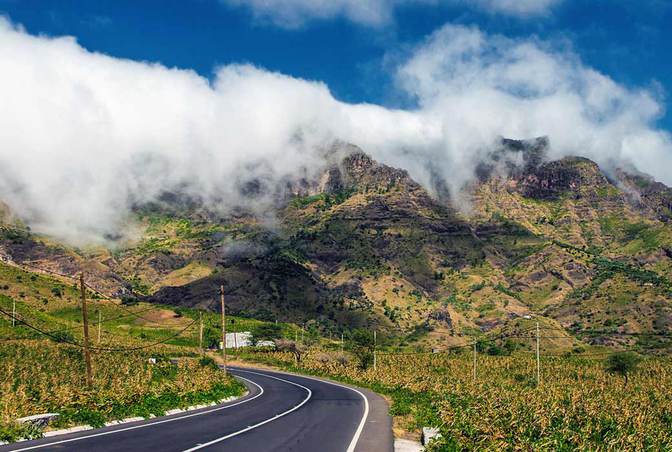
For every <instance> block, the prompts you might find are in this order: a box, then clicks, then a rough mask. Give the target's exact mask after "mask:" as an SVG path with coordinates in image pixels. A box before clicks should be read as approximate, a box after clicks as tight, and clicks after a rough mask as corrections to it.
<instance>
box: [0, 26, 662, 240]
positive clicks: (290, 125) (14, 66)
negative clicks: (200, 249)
mask: <svg viewBox="0 0 672 452" xmlns="http://www.w3.org/2000/svg"><path fill="white" fill-rule="evenodd" d="M0 54H1V55H2V56H3V57H2V59H0V99H2V102H1V103H0V199H2V200H4V201H5V202H7V203H8V204H9V205H10V207H11V209H12V211H13V212H15V213H16V214H17V215H18V216H20V217H21V218H23V219H24V220H25V221H27V222H28V223H29V224H30V225H31V226H32V227H33V229H35V230H38V231H40V232H44V233H49V234H53V235H56V236H58V237H60V238H66V239H69V240H71V241H73V242H75V243H86V242H89V241H96V240H101V238H102V237H103V236H104V235H105V234H107V233H116V232H118V231H119V229H120V228H121V225H123V224H124V223H125V222H126V221H127V220H128V213H129V209H130V206H131V205H133V204H134V203H142V202H146V201H151V200H153V199H156V198H157V196H159V195H160V194H161V193H162V192H164V191H175V190H180V191H181V192H183V193H186V194H189V195H196V196H199V197H201V198H203V199H204V200H205V201H206V202H207V203H208V204H209V205H210V207H212V208H214V209H218V210H220V211H222V212H226V211H227V210H228V209H231V208H234V207H236V206H238V205H241V204H244V205H245V207H247V208H250V209H252V210H254V209H258V210H260V211H262V210H264V208H265V207H266V206H267V204H268V203H269V202H271V201H270V199H266V198H264V197H263V196H262V197H261V198H258V199H257V200H256V201H255V202H254V203H252V204H250V200H249V198H245V197H241V195H240V187H241V186H243V185H244V184H245V182H247V181H249V180H252V179H257V180H260V181H263V182H264V183H266V184H267V186H274V185H275V184H277V183H278V182H279V181H281V180H283V179H294V178H297V177H303V176H306V175H307V176H311V174H315V173H317V172H319V171H320V170H321V169H322V168H323V165H324V155H323V149H324V148H325V147H326V146H328V145H329V143H331V142H332V141H333V140H334V139H341V140H344V141H349V142H352V143H355V144H357V145H359V146H360V147H362V148H363V149H365V150H366V151H367V152H369V153H370V154H372V155H373V156H374V157H375V158H376V159H378V160H380V161H382V162H385V163H388V164H391V165H394V166H399V167H403V168H406V169H407V170H409V172H410V173H411V175H412V176H413V177H414V178H415V179H417V180H418V181H419V182H421V183H423V184H425V185H427V186H429V185H430V180H432V173H434V175H436V174H438V175H439V176H441V177H443V178H444V179H445V181H446V183H447V185H448V187H450V188H451V190H453V192H457V191H458V190H459V188H460V187H461V186H462V185H463V184H464V183H465V182H467V181H469V180H470V179H471V178H472V177H473V169H474V167H475V164H476V162H477V160H478V159H479V158H481V157H482V156H483V155H484V154H485V153H486V152H487V150H488V149H489V148H491V146H492V144H493V143H494V142H495V141H496V140H497V139H498V137H499V136H506V137H511V138H527V137H534V136H541V135H547V136H549V138H550V142H551V144H552V153H553V154H554V156H561V155H567V154H580V155H584V156H587V157H590V158H593V159H595V160H597V161H598V162H599V163H601V164H603V165H609V164H612V163H613V162H618V163H619V164H620V163H622V162H629V163H633V164H634V165H635V166H636V167H637V168H639V169H640V170H642V171H645V172H648V173H650V174H652V175H654V176H655V177H656V178H657V179H659V180H662V181H663V182H666V183H668V184H672V175H671V174H670V172H669V168H671V167H672V166H671V165H670V164H671V163H672V143H671V139H670V135H669V134H668V133H666V132H664V131H661V130H657V129H655V127H654V126H653V124H654V121H655V120H656V118H657V117H658V115H659V114H660V113H661V109H662V106H661V103H660V101H659V100H657V99H656V98H655V96H654V94H653V93H652V92H650V91H647V90H631V89H627V88H625V87H623V86H620V85H618V84H616V83H615V82H614V81H612V80H611V79H609V78H608V77H606V76H604V75H603V74H600V73H598V72H596V71H594V70H592V69H591V68H589V67H586V66H585V65H583V64H582V63H581V61H579V60H578V59H577V58H576V56H574V55H572V54H571V53H568V52H566V51H563V50H558V49H557V48H553V47H551V46H550V44H548V43H542V42H536V41H534V40H528V41H516V40H511V39H507V38H504V37H500V36H489V35H487V34H484V33H483V32H481V31H479V30H478V29H476V28H465V27H456V26H445V27H443V28H441V29H440V30H437V31H436V32H435V33H434V34H432V35H431V36H429V37H428V38H427V39H426V41H425V42H423V43H421V44H419V45H418V46H417V48H415V49H414V50H413V51H412V52H411V53H410V54H409V55H408V57H407V59H406V60H405V61H404V62H403V63H402V64H401V65H400V66H399V67H398V70H397V73H396V76H395V77H396V84H397V87H398V89H399V90H400V91H401V92H402V93H403V94H404V95H406V96H411V97H413V98H415V100H416V101H417V105H418V107H417V108H416V109H414V110H410V111H402V110H391V109H386V108H384V107H381V106H376V105H368V104H358V105H353V104H347V103H343V102H339V101H337V100H336V99H334V97H333V96H332V95H331V94H330V92H329V89H328V87H327V86H325V85H324V84H322V83H318V82H312V81H306V80H301V79H296V78H292V77H289V76H286V75H283V74H278V73H272V72H268V71H265V70H263V69H260V68H257V67H253V66H249V65H230V66H224V67H220V68H218V69H217V72H216V76H215V77H214V79H213V81H212V82H209V81H208V80H206V79H204V78H202V77H200V76H199V75H197V74H196V73H194V72H191V71H185V70H177V69H170V68H166V67H164V66H161V65H158V64H150V63H142V62H134V61H128V60H122V59H117V58H112V57H109V56H105V55H101V54H97V53H91V52H88V51H86V50H85V49H83V48H82V47H80V46H79V45H78V44H77V43H76V41H75V40H74V39H73V38H67V37H66V38H49V37H38V36H32V35H29V34H27V33H25V32H24V31H22V30H21V29H18V28H16V27H15V26H14V25H12V24H11V23H9V22H7V21H2V22H0ZM430 188H431V187H430Z"/></svg>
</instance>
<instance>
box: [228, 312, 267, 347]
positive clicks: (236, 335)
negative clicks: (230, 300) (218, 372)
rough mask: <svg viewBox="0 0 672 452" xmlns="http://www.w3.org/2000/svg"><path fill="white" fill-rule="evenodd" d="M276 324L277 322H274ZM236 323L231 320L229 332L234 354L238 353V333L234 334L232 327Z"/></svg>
mask: <svg viewBox="0 0 672 452" xmlns="http://www.w3.org/2000/svg"><path fill="white" fill-rule="evenodd" d="M276 322H277V320H276ZM235 324H236V322H235V321H234V319H231V332H232V333H233V349H234V350H235V351H236V354H237V353H238V333H237V332H236V328H234V325H235Z"/></svg>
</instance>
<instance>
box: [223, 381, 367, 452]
mask: <svg viewBox="0 0 672 452" xmlns="http://www.w3.org/2000/svg"><path fill="white" fill-rule="evenodd" d="M236 370H238V371H240V369H236ZM243 372H249V371H243ZM276 372H277V373H281V374H283V373H284V374H286V375H292V376H294V377H299V378H307V379H308V380H315V381H319V382H321V383H327V384H330V385H333V386H338V387H341V388H345V389H349V390H351V391H354V392H356V393H357V394H359V396H360V397H361V398H362V399H364V414H363V415H362V419H361V420H360V421H359V426H358V427H357V430H356V431H355V435H354V436H353V437H352V440H351V441H350V445H349V446H348V448H347V450H346V452H355V447H356V446H357V442H358V441H359V437H360V436H361V435H362V431H363V430H364V425H366V419H367V418H368V417H369V400H368V399H367V398H366V396H365V395H364V394H362V392H361V391H358V390H357V389H355V388H351V387H350V386H345V385H342V384H339V383H334V382H332V381H327V380H322V379H321V378H315V377H308V376H306V375H296V374H290V373H287V372H278V371H276ZM251 373H254V372H251ZM262 375H263V374H262ZM267 376H268V375H267Z"/></svg>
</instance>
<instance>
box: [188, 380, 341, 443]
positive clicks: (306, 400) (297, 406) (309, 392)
mask: <svg viewBox="0 0 672 452" xmlns="http://www.w3.org/2000/svg"><path fill="white" fill-rule="evenodd" d="M235 370H236V372H245V373H248V374H254V375H259V376H262V377H266V378H273V379H274V380H279V381H282V382H285V383H289V384H290V385H294V386H298V387H299V388H302V389H305V390H306V391H307V392H308V396H306V398H305V399H303V400H302V401H301V403H299V404H298V405H296V406H294V407H292V408H290V409H289V410H287V411H283V412H282V413H280V414H276V415H275V416H273V417H270V418H268V419H266V420H264V421H261V422H259V423H257V424H254V425H250V426H249V427H247V428H244V429H242V430H238V431H237V432H233V433H229V434H228V435H225V436H222V437H219V438H216V439H213V440H212V441H209V442H207V443H203V444H197V445H196V446H195V447H192V448H191V449H186V450H184V451H183V452H192V451H195V450H199V449H203V448H205V447H209V446H212V445H213V444H217V443H219V442H222V441H224V440H227V439H229V438H233V437H234V436H238V435H240V434H242V433H245V432H249V431H250V430H252V429H255V428H257V427H261V426H262V425H265V424H268V423H269V422H273V421H274V420H276V419H279V418H281V417H283V416H285V415H287V414H289V413H291V412H293V411H296V410H298V409H299V408H301V407H302V406H303V405H305V404H306V403H307V402H308V400H310V398H311V397H312V396H313V391H311V390H310V389H308V388H306V387H305V386H303V385H300V384H298V383H294V382H293V381H289V380H285V379H283V378H278V377H274V376H272V375H266V374H262V373H258V372H252V371H250V370H242V369H235ZM241 378H242V377H241ZM348 450H349V449H348Z"/></svg>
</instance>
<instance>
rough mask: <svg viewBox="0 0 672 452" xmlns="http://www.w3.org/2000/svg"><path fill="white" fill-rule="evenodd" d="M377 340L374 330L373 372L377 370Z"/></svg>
mask: <svg viewBox="0 0 672 452" xmlns="http://www.w3.org/2000/svg"><path fill="white" fill-rule="evenodd" d="M377 342H378V341H377V339H376V330H373V370H376V361H377V360H376V344H377Z"/></svg>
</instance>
